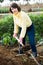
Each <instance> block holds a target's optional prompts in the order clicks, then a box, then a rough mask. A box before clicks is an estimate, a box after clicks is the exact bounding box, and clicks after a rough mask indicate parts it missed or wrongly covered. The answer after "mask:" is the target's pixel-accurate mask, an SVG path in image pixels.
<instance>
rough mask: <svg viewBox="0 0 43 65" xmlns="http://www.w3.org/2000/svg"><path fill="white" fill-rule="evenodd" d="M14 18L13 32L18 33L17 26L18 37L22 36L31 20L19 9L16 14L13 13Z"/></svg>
mask: <svg viewBox="0 0 43 65" xmlns="http://www.w3.org/2000/svg"><path fill="white" fill-rule="evenodd" d="M13 19H14V33H18V30H19V29H18V28H19V27H21V28H22V29H21V33H20V37H22V38H24V36H25V34H26V29H27V27H30V26H31V25H32V21H31V19H30V17H29V16H28V15H27V13H25V12H23V11H21V12H19V13H18V14H13Z"/></svg>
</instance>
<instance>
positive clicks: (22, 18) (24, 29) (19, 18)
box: [10, 3, 37, 57]
mask: <svg viewBox="0 0 43 65" xmlns="http://www.w3.org/2000/svg"><path fill="white" fill-rule="evenodd" d="M10 12H11V13H12V14H13V19H14V34H13V37H16V36H17V34H18V30H19V27H20V28H21V32H20V36H19V40H20V42H22V43H23V44H24V45H25V36H26V34H27V35H28V38H29V41H30V46H31V49H32V53H33V55H34V56H35V57H37V50H36V46H35V31H34V25H33V23H32V21H31V19H30V17H29V16H28V15H27V13H25V12H24V11H22V10H21V8H20V6H19V5H17V4H16V3H12V4H11V7H10ZM22 53H23V50H22V49H21V50H20V54H22Z"/></svg>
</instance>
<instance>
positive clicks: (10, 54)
mask: <svg viewBox="0 0 43 65" xmlns="http://www.w3.org/2000/svg"><path fill="white" fill-rule="evenodd" d="M12 49H13V48H12V47H6V46H2V45H0V65H37V64H36V62H35V61H34V60H33V59H30V58H29V56H28V55H26V54H25V55H22V56H16V55H17V52H15V51H12ZM37 50H38V54H39V56H38V57H37V58H36V59H37V61H38V62H39V63H41V65H43V46H39V47H38V48H37Z"/></svg>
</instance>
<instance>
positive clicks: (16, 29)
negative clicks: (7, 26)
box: [14, 24, 18, 33]
mask: <svg viewBox="0 0 43 65" xmlns="http://www.w3.org/2000/svg"><path fill="white" fill-rule="evenodd" d="M14 33H18V25H17V24H14Z"/></svg>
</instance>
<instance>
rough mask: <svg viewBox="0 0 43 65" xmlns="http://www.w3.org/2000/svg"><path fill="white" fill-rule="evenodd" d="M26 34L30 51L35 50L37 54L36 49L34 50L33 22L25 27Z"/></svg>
mask: <svg viewBox="0 0 43 65" xmlns="http://www.w3.org/2000/svg"><path fill="white" fill-rule="evenodd" d="M26 35H28V38H29V44H30V46H31V49H32V52H35V53H36V54H37V50H36V46H35V30H34V25H33V24H32V25H31V26H30V27H28V28H27V31H26ZM26 35H25V37H26ZM25 37H24V38H23V44H24V45H25Z"/></svg>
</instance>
